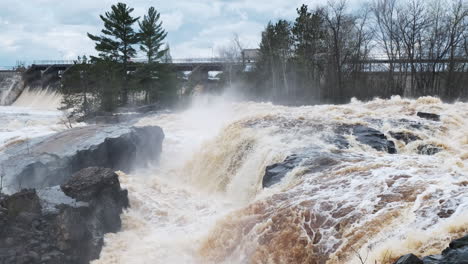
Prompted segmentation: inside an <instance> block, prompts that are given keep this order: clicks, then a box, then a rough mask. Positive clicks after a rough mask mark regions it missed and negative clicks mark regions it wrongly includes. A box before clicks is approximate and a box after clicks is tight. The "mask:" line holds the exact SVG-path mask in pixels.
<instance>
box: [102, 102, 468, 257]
mask: <svg viewBox="0 0 468 264" xmlns="http://www.w3.org/2000/svg"><path fill="white" fill-rule="evenodd" d="M418 111H424V112H432V113H437V114H440V115H441V121H440V122H437V121H430V120H426V119H422V118H419V117H417V116H416V113H417V112H418ZM139 124H140V125H148V124H152V125H159V126H161V127H162V128H163V129H164V131H165V134H166V141H165V143H164V150H163V154H162V160H161V162H160V164H159V166H157V167H156V168H154V169H151V170H146V171H140V172H136V173H133V174H132V175H125V174H121V181H122V182H123V184H124V186H125V187H127V188H128V189H129V195H130V201H131V209H129V210H128V211H127V212H125V214H124V216H123V218H124V227H123V230H122V232H120V233H117V234H109V235H107V236H106V239H105V247H104V249H103V252H102V254H101V258H100V259H99V260H97V261H95V262H94V263H109V264H110V263H361V260H360V259H359V257H361V258H362V259H363V260H365V261H366V263H376V262H377V263H392V261H394V260H395V258H397V257H398V256H400V255H402V254H406V253H409V252H413V253H417V254H420V255H427V254H431V253H436V252H440V250H441V249H443V248H444V247H445V246H446V244H447V243H448V241H450V240H451V239H452V238H455V237H458V236H461V235H463V234H466V233H467V232H468V197H467V196H466V193H467V192H468V104H466V103H455V104H444V103H442V102H440V100H438V99H436V98H431V97H425V98H420V99H417V100H409V99H401V98H399V97H395V98H392V99H390V100H380V99H376V100H374V101H371V102H367V103H363V102H359V101H353V102H351V103H350V104H348V105H341V106H334V105H323V106H310V107H282V106H274V105H271V104H259V103H229V102H225V101H221V100H220V99H219V98H211V100H209V99H207V100H200V102H199V103H198V104H195V105H194V106H193V107H192V108H191V109H190V110H188V111H186V112H183V113H178V114H165V115H158V116H154V117H148V118H145V119H143V120H141V121H140V123H139ZM343 124H347V125H356V124H361V125H366V126H368V127H372V128H375V129H377V130H379V131H381V132H383V133H384V134H385V135H386V136H387V137H388V138H389V139H390V138H391V136H390V134H389V133H390V131H391V132H410V133H411V134H412V135H415V136H417V138H418V139H417V140H415V141H413V142H408V143H407V144H406V143H405V142H403V141H400V140H394V141H395V144H396V148H397V151H398V154H388V153H387V152H385V151H377V150H374V149H373V148H371V147H369V146H367V145H363V144H361V143H360V142H359V141H357V140H356V138H355V137H354V136H353V135H351V134H347V135H345V136H344V137H345V138H346V140H347V141H348V142H349V147H348V148H340V147H338V146H337V144H336V140H337V138H336V137H337V135H336V133H335V132H334V131H335V129H336V127H337V126H340V125H343ZM421 145H430V146H434V147H437V148H439V149H440V150H442V151H440V152H439V153H437V154H435V155H422V154H420V153H419V152H420V151H419V149H420V146H421ZM292 154H298V155H302V156H304V157H306V158H305V159H304V161H303V162H301V163H300V164H299V165H298V166H297V167H295V168H294V169H293V170H292V171H290V172H289V173H288V174H287V175H286V176H285V177H284V178H283V179H282V180H281V181H280V182H279V183H278V184H275V185H273V186H271V187H269V188H262V179H263V175H264V174H265V168H266V167H267V166H268V165H271V164H274V163H277V162H282V161H283V160H284V159H285V158H286V157H288V156H290V155H292Z"/></svg>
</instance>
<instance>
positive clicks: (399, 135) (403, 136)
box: [390, 131, 421, 144]
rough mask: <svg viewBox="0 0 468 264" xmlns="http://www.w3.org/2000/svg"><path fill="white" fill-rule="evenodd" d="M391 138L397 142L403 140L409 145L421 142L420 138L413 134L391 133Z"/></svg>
mask: <svg viewBox="0 0 468 264" xmlns="http://www.w3.org/2000/svg"><path fill="white" fill-rule="evenodd" d="M390 136H392V138H394V139H396V140H401V141H403V142H405V144H408V143H410V142H413V141H417V140H421V138H420V137H418V136H417V135H415V134H413V133H411V132H393V131H390Z"/></svg>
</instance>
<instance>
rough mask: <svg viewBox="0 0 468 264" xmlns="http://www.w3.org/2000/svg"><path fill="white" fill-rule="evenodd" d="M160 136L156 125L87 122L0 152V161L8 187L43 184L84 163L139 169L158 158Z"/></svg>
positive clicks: (58, 180) (60, 180)
mask: <svg viewBox="0 0 468 264" xmlns="http://www.w3.org/2000/svg"><path fill="white" fill-rule="evenodd" d="M163 139H164V133H163V131H162V129H161V128H160V127H157V126H148V127H129V126H125V125H90V126H86V127H78V128H73V129H69V130H66V131H63V132H60V133H57V134H54V135H51V136H46V137H42V138H36V139H31V140H28V141H25V142H19V143H18V144H16V145H13V146H10V147H8V149H6V150H5V151H4V152H3V153H1V154H0V164H4V166H3V170H4V173H5V180H6V185H7V189H8V190H9V191H18V190H21V189H23V188H44V187H50V186H56V185H60V184H63V183H65V182H66V181H67V180H68V179H69V177H70V176H71V175H72V174H73V173H75V172H77V171H79V170H81V169H83V168H87V167H93V166H95V167H104V168H111V169H114V170H122V171H125V172H128V171H129V170H131V169H132V168H134V167H142V166H144V165H146V164H147V163H150V162H154V161H156V160H157V159H158V157H159V155H160V153H161V151H162V142H163Z"/></svg>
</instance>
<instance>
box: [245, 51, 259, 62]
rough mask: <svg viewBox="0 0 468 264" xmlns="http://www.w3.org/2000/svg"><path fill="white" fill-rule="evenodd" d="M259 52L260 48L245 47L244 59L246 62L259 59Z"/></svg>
mask: <svg viewBox="0 0 468 264" xmlns="http://www.w3.org/2000/svg"><path fill="white" fill-rule="evenodd" d="M259 54H260V50H259V49H244V50H242V60H243V62H244V63H252V62H255V61H257V59H258V56H259Z"/></svg>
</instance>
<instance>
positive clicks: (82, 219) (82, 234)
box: [0, 167, 129, 264]
mask: <svg viewBox="0 0 468 264" xmlns="http://www.w3.org/2000/svg"><path fill="white" fill-rule="evenodd" d="M128 206H129V202H128V197H127V191H126V190H122V189H121V186H120V182H119V179H118V176H117V174H115V173H114V172H113V171H112V170H110V169H105V168H97V167H92V168H86V169H83V170H81V171H79V172H78V173H76V174H74V175H73V176H72V177H71V178H69V179H68V180H67V181H66V182H65V183H64V184H62V185H61V186H60V188H58V187H52V188H46V189H42V190H35V189H24V190H22V191H20V192H18V193H15V194H12V195H3V196H1V197H0V263H2V264H7V263H8V264H27V263H31V264H33V263H34V264H35V263H41V264H63V263H70V264H82V263H89V261H90V260H93V259H96V258H98V257H99V253H100V251H101V248H102V246H103V237H104V235H105V234H106V233H109V232H117V231H119V230H120V228H121V219H120V214H121V213H122V211H123V210H124V209H125V208H127V207H128Z"/></svg>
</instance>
